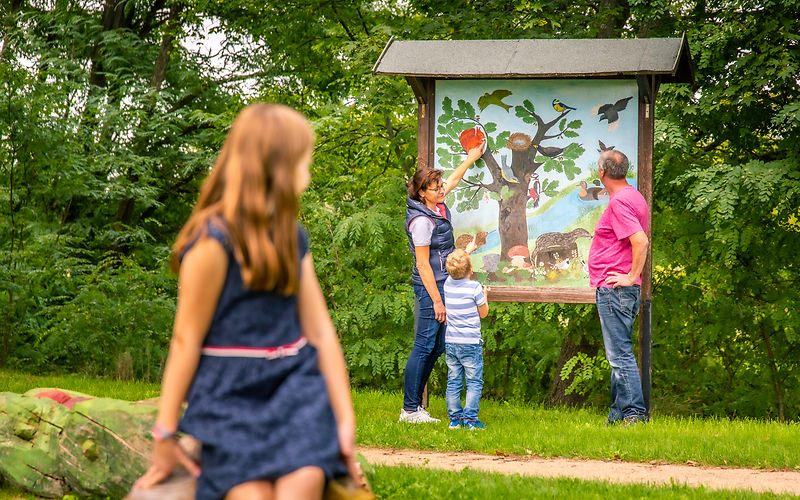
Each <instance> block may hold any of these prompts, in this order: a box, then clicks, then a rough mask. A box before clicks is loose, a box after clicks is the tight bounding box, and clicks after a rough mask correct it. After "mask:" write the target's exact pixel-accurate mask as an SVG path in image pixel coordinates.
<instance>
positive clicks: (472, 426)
mask: <svg viewBox="0 0 800 500" xmlns="http://www.w3.org/2000/svg"><path fill="white" fill-rule="evenodd" d="M461 425H463V426H464V428H465V429H469V430H471V431H476V430H477V431H482V430H484V429H485V428H486V424H484V423H483V422H481V421H480V420H462V421H461Z"/></svg>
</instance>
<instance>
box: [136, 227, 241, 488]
mask: <svg viewBox="0 0 800 500" xmlns="http://www.w3.org/2000/svg"><path fill="white" fill-rule="evenodd" d="M227 268H228V256H227V254H226V253H225V250H224V249H223V247H222V244H220V243H219V242H218V241H217V240H214V239H212V238H204V239H202V240H200V241H198V242H197V243H196V244H195V246H194V247H192V249H191V250H189V252H187V254H186V256H185V257H184V259H183V262H182V263H181V268H180V276H179V278H178V306H177V309H176V311H175V324H174V326H173V331H172V342H171V344H170V348H169V355H168V357H167V363H166V366H165V368H164V380H163V381H162V384H161V400H160V402H159V405H158V417H156V426H158V428H159V429H161V430H162V431H166V432H174V431H175V430H176V429H177V428H178V420H179V418H180V411H181V405H182V404H183V401H184V399H185V397H186V393H187V391H188V390H189V386H190V385H191V383H192V380H193V379H194V374H195V371H196V370H197V363H198V361H199V360H200V350H201V349H202V346H203V339H205V336H206V333H208V328H209V326H210V325H211V319H212V317H213V316H214V310H215V308H216V305H217V300H218V299H219V295H220V293H221V292H222V287H223V285H224V284H225V275H226V272H227ZM178 463H181V464H183V465H184V466H185V467H186V469H187V470H188V471H189V472H191V473H192V474H193V475H195V476H196V475H198V474H199V473H200V468H199V467H198V466H197V464H195V463H194V462H193V461H192V460H191V459H190V458H189V457H188V456H187V455H186V454H185V453H183V451H182V450H181V449H180V447H179V446H178V444H177V442H176V441H175V440H174V439H165V440H162V441H157V442H156V444H155V452H154V454H153V462H152V464H151V465H150V468H149V469H148V470H147V472H146V473H145V474H144V475H143V476H142V477H141V478H139V480H138V481H137V482H136V486H137V487H142V488H147V487H149V486H152V485H154V484H157V483H159V482H160V481H163V480H164V479H166V478H167V477H168V476H169V475H170V473H171V472H172V470H173V469H174V468H175V466H176V465H177V464H178Z"/></svg>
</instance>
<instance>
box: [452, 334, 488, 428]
mask: <svg viewBox="0 0 800 500" xmlns="http://www.w3.org/2000/svg"><path fill="white" fill-rule="evenodd" d="M444 349H445V353H446V354H445V360H446V361H447V390H446V391H445V399H446V400H447V414H448V416H449V417H450V418H458V419H461V420H478V405H479V403H480V400H481V391H482V390H483V342H481V343H480V344H452V343H449V342H448V343H446V344H445V346H444ZM462 379H466V380H467V399H466V403H465V405H464V407H463V408H462V407H461V389H462V388H463V387H464V384H463V381H462Z"/></svg>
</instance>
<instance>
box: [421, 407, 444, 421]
mask: <svg viewBox="0 0 800 500" xmlns="http://www.w3.org/2000/svg"><path fill="white" fill-rule="evenodd" d="M417 411H421V412H422V413H424V414H425V416H426V417H428V418H429V419H430V421H431V422H441V419H438V418H433V417H431V414H430V413H428V410H426V409H425V407H424V406H418V407H417Z"/></svg>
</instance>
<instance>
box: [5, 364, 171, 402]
mask: <svg viewBox="0 0 800 500" xmlns="http://www.w3.org/2000/svg"><path fill="white" fill-rule="evenodd" d="M37 387H57V388H59V389H67V390H71V391H78V392H82V393H85V394H89V395H92V396H97V397H103V398H114V399H124V400H126V401H140V400H143V399H150V398H154V397H157V396H158V394H159V391H160V390H161V385H160V384H150V383H145V382H123V381H120V380H112V379H107V378H97V377H89V376H85V375H33V374H30V373H22V372H16V371H10V370H0V392H17V393H23V392H27V391H29V390H30V389H34V388H37Z"/></svg>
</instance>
